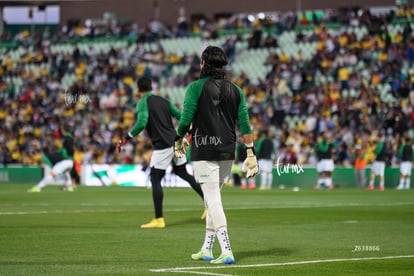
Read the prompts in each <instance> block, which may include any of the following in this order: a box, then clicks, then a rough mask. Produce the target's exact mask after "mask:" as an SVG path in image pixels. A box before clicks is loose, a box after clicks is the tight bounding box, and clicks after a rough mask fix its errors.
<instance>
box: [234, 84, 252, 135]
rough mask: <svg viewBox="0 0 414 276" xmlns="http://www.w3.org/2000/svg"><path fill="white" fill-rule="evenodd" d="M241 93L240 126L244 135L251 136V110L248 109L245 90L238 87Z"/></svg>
mask: <svg viewBox="0 0 414 276" xmlns="http://www.w3.org/2000/svg"><path fill="white" fill-rule="evenodd" d="M236 87H237V89H238V90H239V93H240V104H239V110H238V124H239V127H240V133H241V134H242V135H245V134H251V133H252V130H251V129H250V119H249V109H248V108H247V103H246V97H245V96H244V92H243V90H242V89H241V88H240V87H238V86H237V85H236Z"/></svg>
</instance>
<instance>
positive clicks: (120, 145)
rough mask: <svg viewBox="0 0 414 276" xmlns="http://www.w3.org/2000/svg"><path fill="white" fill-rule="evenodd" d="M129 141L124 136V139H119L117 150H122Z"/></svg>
mask: <svg viewBox="0 0 414 276" xmlns="http://www.w3.org/2000/svg"><path fill="white" fill-rule="evenodd" d="M126 143H127V140H126V139H125V138H123V139H122V140H119V142H118V143H117V144H116V150H117V151H118V153H120V152H121V150H122V147H123V146H125V145H126Z"/></svg>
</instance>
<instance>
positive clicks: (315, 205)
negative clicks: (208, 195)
mask: <svg viewBox="0 0 414 276" xmlns="http://www.w3.org/2000/svg"><path fill="white" fill-rule="evenodd" d="M1 205H2V204H0V208H1ZM410 205H414V202H392V203H378V204H375V203H374V204H373V203H367V204H365V203H352V202H351V203H332V204H330V203H328V204H320V203H311V202H309V203H306V202H305V203H302V204H297V203H296V204H286V205H279V206H266V205H257V206H254V205H246V206H245V207H244V206H241V207H240V206H239V207H227V208H226V210H247V209H248V210H252V209H292V208H333V207H380V206H410ZM6 206H8V207H9V206H13V205H10V204H6ZM20 206H24V207H36V206H61V205H59V204H58V205H54V204H47V203H39V204H30V205H20ZM80 206H88V207H93V206H95V207H102V206H105V207H111V206H114V207H120V206H132V204H128V203H124V204H80ZM137 206H141V205H137ZM200 208H201V207H200ZM165 210H168V211H169V212H187V211H193V210H194V208H165ZM123 211H125V210H121V209H102V210H53V211H48V210H39V211H0V216H10V215H39V214H63V213H65V214H71V213H103V212H123Z"/></svg>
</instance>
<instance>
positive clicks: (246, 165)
mask: <svg viewBox="0 0 414 276" xmlns="http://www.w3.org/2000/svg"><path fill="white" fill-rule="evenodd" d="M246 151H247V157H246V159H245V160H244V162H243V166H242V172H246V178H249V177H253V176H255V175H256V174H257V173H258V172H259V164H258V163H257V159H256V151H255V150H254V146H251V147H246Z"/></svg>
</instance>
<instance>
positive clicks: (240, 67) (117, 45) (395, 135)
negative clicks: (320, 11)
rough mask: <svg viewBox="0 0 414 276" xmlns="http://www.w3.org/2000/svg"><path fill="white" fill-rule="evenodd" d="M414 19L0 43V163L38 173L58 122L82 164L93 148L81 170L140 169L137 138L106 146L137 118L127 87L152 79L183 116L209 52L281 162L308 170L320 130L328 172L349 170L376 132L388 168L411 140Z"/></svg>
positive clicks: (407, 14) (81, 30)
mask: <svg viewBox="0 0 414 276" xmlns="http://www.w3.org/2000/svg"><path fill="white" fill-rule="evenodd" d="M413 14H414V13H413V10H412V9H411V8H410V7H398V9H397V11H396V12H390V13H387V14H381V15H372V14H369V13H367V12H366V11H363V12H356V13H349V15H348V18H345V19H343V20H342V21H341V23H340V24H338V22H337V21H336V20H335V19H334V17H329V18H325V19H323V20H322V19H321V20H318V21H317V22H304V21H300V20H295V18H293V19H292V18H289V17H287V18H285V19H284V20H279V21H274V22H263V21H261V20H256V21H255V22H252V23H251V25H249V26H244V25H243V24H245V21H243V22H228V24H225V25H227V26H230V27H228V28H225V29H220V27H219V26H218V22H209V23H208V24H206V25H203V26H199V25H194V26H193V32H188V33H186V34H187V35H186V36H183V33H182V32H180V35H178V33H174V32H173V31H171V30H165V31H164V32H162V33H153V32H151V31H150V30H149V29H148V28H147V29H143V30H139V31H137V30H136V27H134V26H127V27H122V28H119V29H122V30H127V31H123V32H122V33H120V32H118V33H117V32H112V33H111V34H110V35H104V36H103V35H102V36H96V37H93V38H91V37H90V31H85V28H86V27H85V26H77V27H76V28H75V29H72V30H71V29H66V30H65V29H64V28H62V29H61V30H59V31H58V33H43V34H33V35H32V34H30V33H28V32H27V31H23V32H21V33H19V34H17V35H16V37H15V38H14V39H13V38H12V37H10V35H4V36H3V37H2V39H3V42H6V41H7V42H8V43H4V45H7V47H2V48H1V49H0V103H1V107H2V108H1V110H0V122H1V124H0V125H1V126H0V164H10V163H19V164H27V165H30V164H40V155H41V152H42V151H45V150H53V149H52V148H53V147H55V146H58V145H57V144H56V143H58V140H56V139H53V138H54V137H56V135H57V132H56V130H57V126H58V124H59V123H60V122H61V121H65V122H69V123H70V124H71V125H72V126H73V128H74V131H75V137H76V142H77V154H76V158H78V159H79V161H81V159H82V156H83V154H84V152H87V151H89V152H92V153H93V154H92V156H93V158H92V159H91V160H89V162H96V163H131V162H136V163H144V162H145V161H146V160H145V158H143V156H147V154H145V153H146V152H147V151H148V150H150V148H149V147H148V145H149V142H148V141H147V139H148V138H147V137H145V134H143V135H142V136H141V137H139V138H138V140H137V141H135V143H134V144H133V147H134V149H133V153H134V156H135V157H134V159H131V158H130V157H128V156H126V155H125V154H124V155H122V154H121V155H117V154H116V153H115V147H114V144H115V142H116V141H118V140H119V139H120V137H122V136H123V135H124V134H125V133H126V131H127V130H128V129H129V127H130V126H131V125H132V124H133V123H134V120H135V118H134V109H135V103H136V100H137V97H136V94H135V89H136V86H135V80H136V79H137V78H139V77H140V76H144V75H145V76H150V77H152V78H153V79H154V80H155V81H154V83H155V84H156V86H155V87H154V92H155V93H159V94H161V95H163V96H166V97H168V98H169V99H170V100H171V101H172V102H174V103H175V104H177V106H179V107H180V106H181V105H182V103H183V98H184V93H185V87H186V85H187V84H188V83H189V82H190V81H192V80H193V79H195V78H197V77H198V70H199V67H198V66H199V54H200V53H201V50H202V49H203V47H204V46H206V45H208V44H213V45H218V46H222V47H223V48H224V49H225V50H226V52H227V54H228V55H229V58H230V60H231V63H230V65H229V66H228V68H227V70H228V73H229V78H231V79H232V80H234V81H235V82H236V83H237V84H239V85H240V86H241V87H242V88H243V90H244V92H245V94H246V97H247V100H248V103H249V107H250V113H251V116H252V121H253V125H254V130H255V132H258V131H260V130H261V129H264V128H270V129H271V130H272V133H273V138H274V139H275V143H276V144H277V146H278V149H277V150H278V152H279V154H283V152H284V151H286V149H287V146H288V143H287V141H290V142H289V143H292V142H293V143H295V148H296V153H297V155H298V160H300V162H302V163H303V164H310V165H314V164H315V154H314V151H313V144H314V142H315V137H317V135H318V134H320V133H321V132H323V131H325V130H328V131H329V132H330V133H331V135H332V138H333V139H334V140H335V141H336V145H337V148H336V150H337V151H336V157H335V161H336V164H337V165H338V166H341V165H343V166H351V163H352V161H351V160H352V155H353V153H354V146H355V145H357V144H360V145H361V144H362V145H364V146H365V148H367V149H368V155H369V154H371V155H372V152H370V150H371V151H372V146H370V145H371V139H370V137H371V135H374V134H375V133H377V132H380V133H382V135H383V136H384V138H385V141H386V145H387V154H388V161H387V162H388V164H389V165H392V164H395V162H396V151H397V150H398V147H399V145H400V143H401V137H403V136H405V135H409V136H411V137H412V138H414V109H413V108H412V106H413V105H414V92H412V91H413V90H412V88H413V82H414V64H413V61H414V39H413V33H412V28H413V27H414V25H413V23H412V22H411V21H410V18H411V16H412V15H413ZM230 20H233V19H230ZM292 22H293V23H292ZM220 24H221V25H220V26H222V25H223V22H220ZM194 31H196V32H194ZM410 97H411V98H410ZM256 134H257V133H256Z"/></svg>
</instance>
